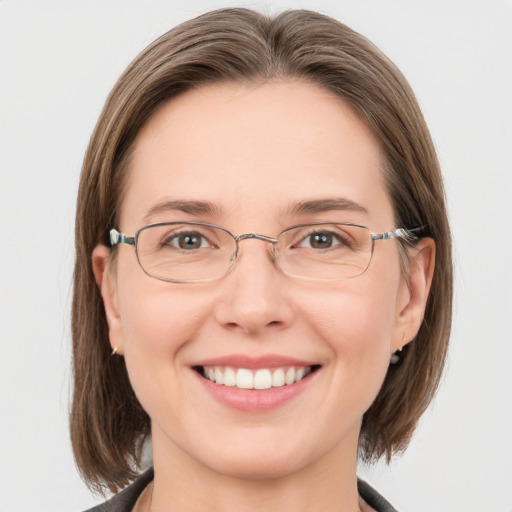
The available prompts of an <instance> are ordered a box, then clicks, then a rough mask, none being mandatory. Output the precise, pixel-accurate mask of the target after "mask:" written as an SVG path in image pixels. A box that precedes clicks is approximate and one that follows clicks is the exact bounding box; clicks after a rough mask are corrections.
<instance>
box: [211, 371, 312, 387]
mask: <svg viewBox="0 0 512 512" xmlns="http://www.w3.org/2000/svg"><path fill="white" fill-rule="evenodd" d="M310 373H311V368H310V367H309V366H300V367H297V368H295V367H293V366H290V367H286V368H272V369H270V368H261V369H258V370H254V371H253V370H248V369H247V368H238V369H237V370H236V369H234V368H230V367H222V366H214V367H213V366H210V367H205V368H203V376H204V377H205V378H206V379H208V380H211V381H212V382H215V383H216V384H223V385H224V386H231V387H233V386H234V387H237V388H239V389H260V390H262V389H270V388H279V387H281V386H284V385H287V386H290V385H292V384H293V383H295V382H300V381H301V380H302V379H303V378H304V377H306V376H307V375H309V374H310Z"/></svg>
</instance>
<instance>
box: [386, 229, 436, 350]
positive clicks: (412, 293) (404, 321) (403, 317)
mask: <svg viewBox="0 0 512 512" xmlns="http://www.w3.org/2000/svg"><path fill="white" fill-rule="evenodd" d="M408 256H409V262H410V263H409V265H410V272H409V277H408V278H407V279H405V280H404V281H405V282H404V285H403V286H404V288H405V289H404V290H403V292H402V293H401V295H402V297H403V298H402V297H401V298H400V301H399V312H398V316H397V321H396V325H395V336H394V340H393V347H392V349H393V351H396V350H398V349H400V348H402V347H403V346H404V345H407V344H408V343H409V342H410V341H411V340H412V339H413V338H414V337H415V336H416V334H418V331H419V329H420V327H421V323H422V322H423V317H424V314H425V307H426V304H427V299H428V294H429V292H430V285H431V284H432V277H433V275H434V267H435V259H436V244H435V242H434V240H432V238H422V239H421V240H420V241H419V242H418V243H417V244H416V245H415V246H414V247H412V248H410V249H408Z"/></svg>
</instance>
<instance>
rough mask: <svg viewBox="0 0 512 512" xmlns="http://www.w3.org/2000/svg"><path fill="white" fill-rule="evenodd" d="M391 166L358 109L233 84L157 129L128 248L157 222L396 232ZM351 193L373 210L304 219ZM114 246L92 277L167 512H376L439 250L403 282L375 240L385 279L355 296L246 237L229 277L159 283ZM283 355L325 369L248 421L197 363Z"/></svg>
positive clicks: (188, 98) (144, 133) (141, 152)
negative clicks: (397, 385) (364, 478)
mask: <svg viewBox="0 0 512 512" xmlns="http://www.w3.org/2000/svg"><path fill="white" fill-rule="evenodd" d="M382 164H383V155H382V152H381V149H380V147H379V144H378V143H377V141H376V140H375V138H374V137H373V135H372V133H371V132H370V131H369V129H368V128H367V127H366V126H365V124H364V123H362V121H361V120H360V119H359V118H358V117H357V115H356V114H355V113H354V112H353V111H352V110H351V108H349V107H348V106H347V105H346V104H344V103H343V102H341V101H340V100H339V99H337V98H335V97H333V96H332V95H331V94H330V93H328V92H326V91H324V90H322V89H320V88H318V87H316V86H312V85H308V84H304V83H299V82H291V81H285V82H270V83H266V84H264V85H259V86H251V87H249V86H241V85H232V84H221V85H215V86H209V87H203V88H200V89H196V90H194V91H191V92H188V93H186V94H184V95H182V96H180V97H179V98H177V99H174V100H172V101H170V102H168V103H167V104H165V105H164V106H163V107H162V108H161V109H160V110H159V111H158V112H157V113H156V114H155V115H154V116H153V117H152V118H151V119H150V120H149V122H148V123H147V124H146V125H145V126H144V127H143V129H142V130H141V132H140V133H139V135H138V137H137V139H136V142H135V152H134V155H133V160H132V162H131V167H130V170H129V176H128V186H127V190H126V195H125V197H124V200H123V202H122V206H121V212H120V224H119V226H116V227H117V228H118V229H119V230H120V231H122V232H123V233H126V234H127V235H133V233H134V232H135V231H136V230H137V229H138V228H140V227H141V226H143V225H145V224H148V223H153V222H165V221H175V220H197V221H203V222H212V223H216V224H219V225H222V226H224V227H226V228H227V229H229V230H230V231H231V232H232V233H234V234H241V233H253V232H254V233H260V234H264V235H268V236H275V235H277V234H278V233H279V232H280V231H281V230H283V229H284V228H286V227H288V226H291V225H293V224H298V223H301V222H316V221H338V222H356V223H361V224H364V225H366V226H368V227H369V228H370V230H371V231H372V232H375V233H380V232H383V231H389V230H392V229H393V228H394V227H396V226H395V224H394V215H393V208H392V205H391V202H390V198H389V194H388V192H387V191H386V189H385V186H384V184H383V179H382V171H381V169H382V166H383V165H382ZM336 197H343V198H346V199H349V200H350V201H353V202H355V203H357V204H359V205H361V206H363V207H364V208H365V209H366V212H365V211H346V210H336V211H323V212H316V213H312V212H310V213H306V214H297V213H293V212H291V211H290V208H291V207H293V206H294V205H296V204H297V203H300V202H301V201H309V200H316V199H326V198H328V199H332V198H336ZM169 199H170V200H178V199H179V200H204V201H209V202H211V203H213V204H214V205H216V207H217V210H218V211H216V212H210V213H208V214H205V213H202V214H192V213H186V212H183V211H175V210H168V211H159V212H155V213H153V214H151V215H150V216H149V218H148V212H149V211H150V210H151V208H153V207H154V206H155V205H156V204H158V203H160V202H162V201H165V200H169ZM108 253H109V250H108V249H107V248H106V247H104V246H98V247H97V248H96V249H95V251H94V253H93V266H94V269H95V274H96V278H97V282H98V285H99V286H100V288H101V292H102V295H103V298H104V302H105V308H106V312H107V319H108V324H109V330H110V341H111V345H112V347H117V353H118V354H122V355H123V356H124V357H125V360H126V365H127V368H128V372H129V375H130V380H131V382H132V385H133V388H134V390H135V392H136V394H137V397H138V399H139V400H140V402H141V404H142V406H143V407H144V409H145V410H146V411H147V412H148V414H149V416H150V417H151V420H152V436H153V451H154V466H155V481H154V489H153V490H152V504H151V510H152V511H153V512H159V511H164V510H171V509H172V510H174V511H189V510H203V509H208V510H214V511H227V510H242V511H251V510H262V507H264V508H267V509H270V510H294V511H301V510H304V511H305V510H308V511H309V512H311V511H312V510H313V511H314V510H322V511H326V510H329V511H331V510H332V511H334V510H345V511H354V510H359V509H360V508H359V506H360V503H359V501H358V496H357V488H356V462H357V444H358V437H359V431H360V426H361V418H362V416H363V414H364V412H365V411H366V410H367V409H368V407H369V406H370V405H371V403H372V401H373V400H374V399H375V397H376V395H377V393H378V391H379V389H380V387H381V385H382V382H383V379H384V377H385V374H386V371H387V369H388V366H389V358H390V355H391V354H392V353H393V352H394V351H395V350H396V349H397V348H399V347H400V346H402V345H403V344H404V339H405V340H410V339H412V338H413V337H414V335H415V334H416V332H417V330H418V329H419V326H420V324H421V321H422V318H423V311H424V307H425V302H426V299H427V295H428V290H429V286H430V282H431V278H432V272H433V266H434V253H435V247H434V243H433V241H432V240H430V239H425V240H422V241H421V242H420V243H419V244H418V245H417V246H416V248H415V249H411V250H410V251H409V253H410V254H409V256H410V260H411V277H410V279H409V280H408V281H406V279H405V278H404V277H403V276H402V275H401V272H400V265H399V255H398V250H397V244H396V242H395V241H378V242H376V246H375V252H374V256H373V260H372V263H371V265H370V268H369V269H368V270H367V271H366V273H364V274H363V275H361V276H359V277H357V278H354V279H349V280H346V281H341V282H328V283H326V282H315V281H305V280H300V279H295V278H291V277H289V276H286V275H284V274H283V273H282V272H280V271H279V269H277V268H276V266H275V265H274V263H273V261H272V260H271V258H269V246H268V244H267V243H265V242H262V241H259V240H245V241H243V242H242V244H241V254H240V256H239V259H238V261H237V263H236V265H235V267H234V268H233V270H232V271H231V272H230V273H229V274H228V275H226V276H225V277H223V278H222V279H220V280H217V281H214V282H209V283H198V284H176V283H166V282H162V281H158V280H156V279H153V278H150V277H148V276H147V275H146V274H145V273H144V272H143V271H142V270H141V268H140V267H139V265H138V263H137V259H136V255H135V251H134V249H133V247H129V246H127V245H121V246H120V247H119V254H118V258H117V260H116V264H115V266H110V267H109V264H108ZM230 354H244V355H250V356H261V355H265V354H277V355H281V356H288V357H294V358H299V359H301V360H307V361H314V362H317V363H318V364H320V365H321V368H320V370H319V371H318V372H316V373H315V374H314V375H313V376H312V377H314V378H311V379H310V380H309V382H308V383H307V386H305V389H304V390H303V392H302V393H301V394H299V395H298V396H297V397H295V398H293V399H292V400H290V401H288V402H286V403H285V404H283V405H281V406H279V407H278V408H275V409H272V410H269V411H265V412H258V413H248V412H245V411H239V410H235V409H233V408H230V407H227V406H225V405H223V404H221V403H219V402H218V401H216V400H214V399H212V397H211V395H210V394H209V393H207V392H206V391H205V390H204V388H203V386H202V385H201V382H200V379H201V377H199V376H198V375H197V373H196V372H194V371H193V370H192V369H191V365H193V364H194V363H197V361H200V360H203V359H206V358H212V357H220V356H227V355H230Z"/></svg>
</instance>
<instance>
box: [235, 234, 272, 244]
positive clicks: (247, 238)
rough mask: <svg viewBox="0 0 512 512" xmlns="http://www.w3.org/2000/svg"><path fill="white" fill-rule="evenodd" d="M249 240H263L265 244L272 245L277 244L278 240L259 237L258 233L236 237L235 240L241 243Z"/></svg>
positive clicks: (263, 236)
mask: <svg viewBox="0 0 512 512" xmlns="http://www.w3.org/2000/svg"><path fill="white" fill-rule="evenodd" d="M249 239H255V240H263V241H264V242H269V243H271V244H276V243H277V238H272V237H270V236H265V235H257V234H256V233H245V234H244V235H238V236H237V237H235V240H236V241H237V242H241V241H242V240H249Z"/></svg>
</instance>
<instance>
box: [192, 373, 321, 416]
mask: <svg viewBox="0 0 512 512" xmlns="http://www.w3.org/2000/svg"><path fill="white" fill-rule="evenodd" d="M195 373H196V375H197V378H198V379H199V380H200V382H201V384H202V385H203V386H204V388H205V389H206V390H207V391H208V392H209V393H210V394H211V395H212V396H213V398H215V399H216V400H217V401H219V402H220V403H222V404H224V405H227V406H228V407H231V408H233V409H238V410H240V411H246V412H264V411H268V410H271V409H275V408H277V407H279V406H280V405H283V404H285V403H286V402H289V401H290V400H292V399H293V398H295V397H296V396H297V395H299V394H300V393H302V391H304V389H306V387H307V386H308V385H309V384H310V383H311V382H312V380H313V379H314V378H315V376H316V374H317V373H318V370H317V371H315V372H313V373H310V374H309V375H307V376H306V377H304V378H303V379H302V380H301V381H299V382H295V383H294V384H290V385H289V386H286V385H285V386H281V387H278V388H270V389H262V390H260V389H238V388H236V387H234V386H224V385H221V384H215V382H212V381H211V380H208V379H205V378H204V377H202V376H201V375H199V374H198V373H197V372H195Z"/></svg>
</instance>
